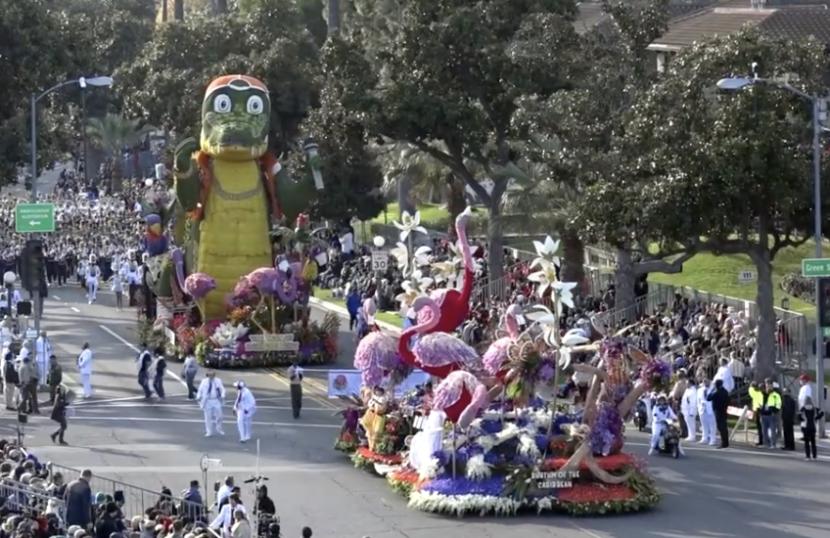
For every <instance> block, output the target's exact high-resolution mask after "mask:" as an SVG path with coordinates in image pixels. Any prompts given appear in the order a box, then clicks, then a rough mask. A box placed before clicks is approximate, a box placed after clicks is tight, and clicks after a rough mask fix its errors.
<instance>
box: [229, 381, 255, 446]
mask: <svg viewBox="0 0 830 538" xmlns="http://www.w3.org/2000/svg"><path fill="white" fill-rule="evenodd" d="M236 390H237V393H236V402H235V403H234V404H233V410H234V412H235V413H236V427H237V428H238V429H239V442H240V443H245V442H247V441H249V440H250V439H251V424H252V423H253V420H254V413H256V398H254V395H253V393H252V392H251V389H249V388H248V387H247V386H246V385H245V382H244V381H237V382H236Z"/></svg>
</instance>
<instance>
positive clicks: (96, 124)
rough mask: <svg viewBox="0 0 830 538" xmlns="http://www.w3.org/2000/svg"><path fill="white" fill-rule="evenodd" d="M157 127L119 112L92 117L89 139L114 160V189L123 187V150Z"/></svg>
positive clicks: (112, 180)
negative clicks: (126, 116)
mask: <svg viewBox="0 0 830 538" xmlns="http://www.w3.org/2000/svg"><path fill="white" fill-rule="evenodd" d="M154 130H155V128H154V127H151V126H149V125H144V126H141V122H140V120H138V119H127V118H125V117H123V116H121V115H119V114H107V115H106V116H104V117H103V118H90V119H89V121H88V122H87V126H86V135H87V136H88V137H89V141H90V142H91V143H92V144H93V145H95V146H96V147H98V148H100V149H102V150H103V151H104V152H105V153H106V155H107V157H108V158H109V159H111V160H112V177H111V178H110V181H111V183H110V185H111V189H112V190H120V189H121V182H122V181H121V180H122V177H121V176H122V152H123V151H124V148H130V149H132V148H134V147H135V146H136V145H138V144H139V143H140V142H141V140H142V139H143V138H144V137H145V136H146V135H147V134H148V133H149V132H150V131H154Z"/></svg>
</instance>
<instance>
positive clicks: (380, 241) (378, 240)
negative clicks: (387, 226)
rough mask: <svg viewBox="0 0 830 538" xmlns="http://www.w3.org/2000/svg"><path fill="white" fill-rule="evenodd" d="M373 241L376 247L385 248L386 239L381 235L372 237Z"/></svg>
mask: <svg viewBox="0 0 830 538" xmlns="http://www.w3.org/2000/svg"><path fill="white" fill-rule="evenodd" d="M372 243H374V245H375V248H383V245H385V244H386V239H384V237H383V236H381V235H376V236H375V237H373V238H372Z"/></svg>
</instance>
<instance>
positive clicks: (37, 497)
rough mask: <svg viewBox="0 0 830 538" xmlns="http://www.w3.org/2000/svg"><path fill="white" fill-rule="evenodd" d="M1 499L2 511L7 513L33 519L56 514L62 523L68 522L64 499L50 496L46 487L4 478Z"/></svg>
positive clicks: (0, 483)
mask: <svg viewBox="0 0 830 538" xmlns="http://www.w3.org/2000/svg"><path fill="white" fill-rule="evenodd" d="M36 483H38V484H39V483H40V482H39V481H36ZM0 497H2V499H3V504H2V509H3V510H4V511H6V512H12V513H17V514H22V515H26V516H30V517H33V518H35V517H37V516H39V515H41V514H55V515H56V516H57V517H58V519H59V520H60V521H61V522H63V521H66V504H65V503H64V501H63V499H59V498H56V497H54V496H53V495H50V494H49V492H47V491H46V489H45V488H44V487H38V486H33V485H31V484H30V483H24V482H20V481H17V480H12V479H10V478H4V479H3V480H2V481H0Z"/></svg>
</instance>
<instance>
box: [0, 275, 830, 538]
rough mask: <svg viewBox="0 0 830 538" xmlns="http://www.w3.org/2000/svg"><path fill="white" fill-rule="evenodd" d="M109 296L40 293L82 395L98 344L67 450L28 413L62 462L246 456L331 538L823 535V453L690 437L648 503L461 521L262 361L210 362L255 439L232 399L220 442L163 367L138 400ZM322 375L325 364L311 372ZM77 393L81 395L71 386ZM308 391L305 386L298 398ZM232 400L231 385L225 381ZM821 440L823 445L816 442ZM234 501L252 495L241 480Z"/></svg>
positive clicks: (132, 472)
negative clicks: (390, 475)
mask: <svg viewBox="0 0 830 538" xmlns="http://www.w3.org/2000/svg"><path fill="white" fill-rule="evenodd" d="M112 304H113V301H112V297H111V296H110V295H108V294H106V293H104V294H102V295H101V296H100V301H99V303H98V304H94V305H87V304H86V301H85V299H84V297H83V292H82V290H81V289H80V288H79V287H65V288H55V289H53V290H51V296H50V299H49V301H48V302H47V306H46V312H45V318H44V328H46V329H47V330H48V331H49V333H50V337H51V339H52V341H53V344H54V345H55V346H56V348H57V351H58V355H59V357H60V359H61V362H62V364H63V366H64V371H65V372H66V374H67V377H68V378H69V379H68V383H69V384H70V385H73V386H74V387H75V389H76V390H78V391H79V387H78V386H77V380H78V376H77V373H76V372H77V370H76V368H75V366H74V360H75V357H77V355H78V353H79V352H80V349H81V345H82V344H83V342H84V341H88V342H89V343H90V345H91V347H92V349H93V350H94V352H95V359H94V374H93V378H92V380H93V387H94V389H95V395H94V397H93V398H92V399H91V400H89V401H85V402H83V403H80V404H78V405H77V413H76V416H75V417H73V418H71V419H70V426H69V431H68V434H67V440H68V441H69V443H70V444H71V446H69V447H60V446H55V445H53V444H52V443H51V441H50V440H49V438H48V434H49V432H51V431H52V430H53V429H54V423H52V422H50V421H49V420H48V418H46V417H47V416H48V407H45V408H44V415H45V416H43V417H34V418H32V420H31V423H30V424H29V425H28V426H27V427H26V430H25V433H26V443H27V444H28V446H30V447H31V449H32V450H33V451H34V452H35V453H36V454H38V455H39V456H40V457H41V458H44V459H46V460H51V461H54V462H56V463H61V464H63V465H67V466H70V467H76V468H80V467H89V468H91V469H93V471H94V472H95V473H96V474H98V475H101V476H108V477H111V478H115V479H120V480H123V481H125V482H128V483H133V484H136V485H140V486H144V487H147V488H149V489H152V490H154V491H157V490H158V489H159V488H160V486H161V485H167V486H169V487H171V488H172V489H173V490H174V492H175V491H178V490H180V489H182V488H184V487H185V486H186V485H187V483H188V481H189V480H191V479H195V478H201V472H200V470H199V460H200V458H201V456H202V455H203V454H208V455H209V457H211V458H216V459H219V460H221V467H219V468H216V469H213V470H211V471H210V474H209V477H208V479H209V481H210V482H212V481H214V480H218V479H220V478H221V477H222V476H223V475H224V474H233V475H235V476H236V477H237V479H238V480H240V479H245V478H248V477H250V476H252V475H253V474H254V472H255V469H256V467H257V464H258V465H259V470H260V473H261V474H262V475H265V476H268V477H270V481H269V482H268V486H269V490H270V494H271V497H272V498H273V499H274V502H275V503H276V505H277V507H278V512H279V514H280V516H281V518H282V526H283V533H284V536H286V537H288V538H293V537H295V536H299V529H300V528H301V527H302V526H303V525H309V526H311V527H312V528H313V529H314V534H315V536H321V537H334V538H361V537H364V536H370V537H372V538H393V537H394V538H404V537H407V538H426V537H452V538H468V537H469V538H472V537H476V538H489V537H504V536H505V535H509V536H510V537H511V538H531V537H533V538H537V537H568V538H571V537H574V538H575V537H592V538H597V537H603V538H605V537H632V538H634V537H637V538H640V537H660V538H668V537H720V538H728V537H749V536H752V537H758V538H762V537H773V536H774V537H776V538H777V537H781V536H788V537H815V538H819V537H826V536H830V516H828V515H827V514H829V513H830V493H828V492H827V490H828V485H830V466H828V457H827V456H826V455H822V456H821V457H820V460H819V461H818V462H806V461H804V460H803V459H802V458H801V453H800V452H798V453H795V454H785V453H782V452H780V451H774V452H772V451H760V450H756V449H754V448H750V447H746V446H743V447H741V446H740V445H737V446H738V448H734V449H730V450H714V449H710V448H709V447H699V446H689V447H687V457H686V458H684V459H681V460H679V461H674V460H671V459H669V458H663V457H654V458H650V465H651V469H652V471H653V473H654V474H655V475H656V476H657V479H658V481H659V484H660V487H661V490H662V491H663V493H664V494H665V498H664V500H663V502H662V503H661V504H660V506H659V507H658V509H656V510H654V511H652V512H649V513H645V514H637V515H630V516H619V517H605V518H593V519H574V518H569V517H564V516H545V517H535V516H531V515H528V516H522V517H519V518H510V519H497V518H466V519H463V520H458V519H456V518H451V517H443V516H434V515H428V514H422V513H418V512H413V511H411V510H409V509H407V508H406V503H405V501H404V500H403V499H402V498H400V497H398V496H397V495H396V494H395V493H393V492H392V491H391V489H390V488H389V487H388V486H387V485H386V483H385V481H384V480H382V479H380V478H376V477H372V476H370V475H368V474H366V473H364V472H362V471H358V470H355V469H354V468H352V466H351V463H350V462H349V461H348V460H347V459H346V458H345V457H343V456H342V455H341V454H340V453H338V452H336V451H334V450H333V449H332V444H333V442H334V438H335V436H336V434H337V431H338V428H339V420H338V418H337V417H335V416H334V414H335V412H336V410H335V408H334V407H335V406H333V405H332V404H331V403H329V402H328V401H326V400H325V399H324V398H322V397H320V395H319V394H315V392H316V391H315V390H314V388H313V387H310V386H307V387H306V389H307V395H308V397H307V398H306V399H305V402H304V404H305V407H304V410H303V415H302V417H301V419H300V420H297V421H295V420H294V419H293V418H291V411H290V404H289V400H288V393H287V386H286V384H285V382H284V380H282V379H281V378H280V377H279V376H278V375H276V374H274V373H273V372H270V371H265V370H257V371H253V370H248V371H240V372H221V373H220V377H221V378H222V379H223V381H224V382H225V385H226V386H230V385H231V383H232V382H233V381H235V380H236V379H243V380H244V381H245V382H246V383H248V385H249V386H250V387H251V389H252V390H253V392H254V394H255V395H256V397H257V400H258V405H259V410H258V412H257V414H256V416H255V418H254V436H255V437H258V438H259V440H260V446H261V454H260V458H259V461H258V462H257V457H256V447H255V445H254V444H246V445H240V444H239V443H238V442H237V441H238V436H237V432H236V427H235V422H234V418H233V416H232V414H231V410H230V404H228V405H227V406H226V407H225V432H226V434H227V435H226V436H225V437H222V438H210V439H207V438H205V437H204V426H203V421H202V414H201V412H200V410H199V409H198V407H197V406H196V405H195V404H193V403H191V402H188V401H187V400H186V399H185V389H184V386H183V385H182V384H181V383H180V382H179V380H177V379H176V378H175V377H174V375H173V374H178V373H179V367H178V365H175V364H173V365H171V369H170V370H171V373H170V375H169V376H168V379H167V383H166V389H167V391H168V393H169V396H168V398H167V400H166V401H164V402H157V401H154V402H151V403H147V402H145V401H143V398H142V396H141V391H140V388H139V386H138V385H137V383H136V381H135V378H136V375H135V372H136V368H135V362H134V358H135V355H136V352H135V349H134V348H133V345H134V344H135V343H136V342H135V321H134V319H135V318H134V313H133V312H132V311H127V312H121V313H119V312H116V311H115V309H114V308H113V307H112V306H111V305H112ZM340 340H341V349H342V355H341V359H340V361H339V363H340V364H342V365H344V366H347V365H348V364H349V363H350V362H351V359H350V357H351V352H352V350H353V346H352V344H351V342H352V339H351V335H350V334H348V333H347V332H341V338H340ZM320 375H322V373H321V374H320ZM79 392H80V391H79ZM309 393H310V394H309ZM229 394H230V395H231V396H229V400H230V399H231V398H232V397H233V396H232V395H233V391H232V390H229ZM14 430H15V422H14V417H13V416H11V415H10V413H8V412H5V411H4V412H3V414H2V415H1V416H0V433H2V434H4V435H11V434H12V433H13V432H14ZM645 441H646V440H645V438H644V437H643V436H642V435H640V434H636V433H633V434H631V435H630V438H629V441H628V444H627V447H628V448H627V449H628V450H630V451H632V452H635V453H640V454H643V453H644V452H645V446H646V445H645ZM822 450H824V449H822ZM243 498H247V499H250V498H251V494H250V493H249V491H248V490H243Z"/></svg>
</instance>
